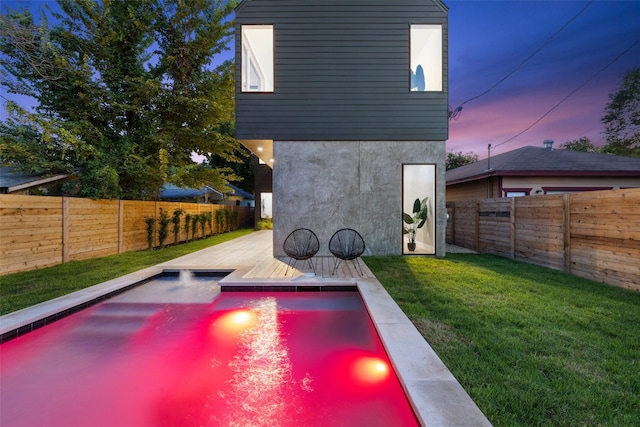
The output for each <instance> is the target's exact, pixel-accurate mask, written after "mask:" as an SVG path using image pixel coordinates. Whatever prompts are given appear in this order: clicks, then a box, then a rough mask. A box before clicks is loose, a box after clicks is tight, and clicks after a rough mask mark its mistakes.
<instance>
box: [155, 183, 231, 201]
mask: <svg viewBox="0 0 640 427" xmlns="http://www.w3.org/2000/svg"><path fill="white" fill-rule="evenodd" d="M205 194H207V195H208V197H209V198H210V199H211V200H223V199H224V197H223V195H222V193H221V192H219V191H218V190H216V189H215V188H212V187H209V186H208V185H207V186H204V187H202V188H200V189H195V188H180V187H177V186H175V185H173V184H165V185H164V186H162V189H161V190H160V198H161V199H186V198H191V197H200V196H204V195H205Z"/></svg>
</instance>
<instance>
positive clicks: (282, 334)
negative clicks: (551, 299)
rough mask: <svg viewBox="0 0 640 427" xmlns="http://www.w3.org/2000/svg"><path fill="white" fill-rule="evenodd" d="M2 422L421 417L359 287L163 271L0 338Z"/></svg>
mask: <svg viewBox="0 0 640 427" xmlns="http://www.w3.org/2000/svg"><path fill="white" fill-rule="evenodd" d="M0 390H1V391H0V425H2V426H5V425H6V426H15V427H19V426H29V427H31V426H44V425H46V426H69V425H74V426H110V427H112V426H135V427H139V426H140V427H141V426H153V427H157V426H175V427H178V426H240V427H247V426H271V427H275V426H296V427H297V426H385V427H387V426H412V425H418V423H417V421H416V418H415V416H414V414H413V411H412V409H411V406H410V404H409V402H408V401H407V398H406V396H405V394H404V392H403V389H402V386H401V385H400V383H399V381H398V379H397V377H396V375H395V373H394V372H393V370H392V368H391V364H390V362H389V359H388V357H387V355H386V353H385V351H384V348H383V346H382V343H381V342H380V339H379V338H378V336H377V333H376V331H375V328H374V326H373V324H372V322H371V320H370V318H369V316H368V314H367V312H366V308H365V307H364V304H363V302H362V299H361V297H360V295H359V294H358V293H357V292H222V293H218V292H217V286H216V284H215V283H212V282H211V281H210V280H209V281H207V280H189V281H184V280H181V279H177V278H159V279H157V280H154V281H152V282H150V283H148V284H145V285H141V286H139V287H137V288H135V289H133V290H131V291H128V292H126V293H124V294H122V295H119V296H117V297H115V298H112V299H110V300H107V301H105V302H103V303H100V304H98V305H95V306H93V307H91V308H88V309H86V310H83V311H80V312H78V313H76V314H73V315H71V316H69V317H66V318H64V319H62V320H59V321H57V322H55V323H53V324H51V325H48V326H45V327H43V328H40V329H38V330H35V331H33V332H31V333H29V334H26V335H24V336H21V337H18V338H15V339H13V340H11V341H8V342H5V343H3V344H2V345H0Z"/></svg>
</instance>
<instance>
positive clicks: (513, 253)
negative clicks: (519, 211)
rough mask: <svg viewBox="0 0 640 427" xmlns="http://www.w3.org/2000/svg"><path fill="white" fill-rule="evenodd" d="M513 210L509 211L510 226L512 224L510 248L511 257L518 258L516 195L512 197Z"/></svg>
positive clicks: (511, 208)
mask: <svg viewBox="0 0 640 427" xmlns="http://www.w3.org/2000/svg"><path fill="white" fill-rule="evenodd" d="M510 210H511V212H509V226H510V238H511V242H510V245H511V248H510V250H509V256H510V257H511V259H516V197H512V198H511V206H510Z"/></svg>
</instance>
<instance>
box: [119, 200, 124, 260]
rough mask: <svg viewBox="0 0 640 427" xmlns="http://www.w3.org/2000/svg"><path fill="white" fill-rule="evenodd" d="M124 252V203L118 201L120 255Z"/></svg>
mask: <svg viewBox="0 0 640 427" xmlns="http://www.w3.org/2000/svg"><path fill="white" fill-rule="evenodd" d="M122 252H124V202H123V201H122V200H118V253H119V254H121V253H122Z"/></svg>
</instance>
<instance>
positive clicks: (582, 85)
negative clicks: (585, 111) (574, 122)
mask: <svg viewBox="0 0 640 427" xmlns="http://www.w3.org/2000/svg"><path fill="white" fill-rule="evenodd" d="M638 43H640V39H638V40H636V41H635V42H633V43H631V46H629V47H628V48H626V49H625V50H623V51H622V52H621V53H619V54H618V55H617V56H616V57H615V58H613V59H612V60H611V61H610V62H609V63H608V64H607V65H605V66H604V67H602V68H601V69H599V70H598V71H596V72H595V73H594V74H592V75H591V77H589V78H588V79H587V80H585V81H584V82H583V83H582V84H581V85H580V86H578V87H576V88H575V89H574V90H572V91H571V92H569V94H568V95H567V96H565V97H564V98H562V99H561V100H560V102H558V103H557V104H556V105H554V106H553V107H551V108H550V109H549V110H548V111H547V112H546V113H544V114H543V115H542V116H540V118H538V119H537V120H536V121H534V122H533V123H531V125H529V127H527V128H526V129H524V130H523V131H521V132H519V133H518V134H516V135H514V136H512V137H511V138H508V139H506V140H504V141H502V142H501V143H499V144H497V145H493V146H491V144H489V146H490V147H491V148H496V147H499V146H501V145H503V144H506V143H507V142H509V141H513V140H514V139H516V138H517V137H519V136H520V135H522V134H523V133H525V132H526V131H528V130H529V129H531V128H532V127H534V126H535V125H537V124H538V123H539V122H540V121H542V119H544V118H545V117H547V116H548V115H549V114H551V112H552V111H553V110H555V109H556V108H558V107H559V106H560V105H562V104H563V103H564V102H565V101H566V100H567V99H569V97H571V96H572V95H573V94H574V93H576V92H577V91H579V90H580V89H582V88H583V87H584V86H586V85H587V83H589V82H590V81H591V80H593V79H594V78H596V76H597V75H598V74H600V73H602V72H603V71H604V70H606V69H607V68H609V67H610V66H612V65H613V64H614V63H615V62H616V61H617V60H618V59H620V58H621V57H622V56H624V55H625V54H626V53H627V52H629V51H630V50H631V49H633V48H634V47H635V46H636V45H637V44H638Z"/></svg>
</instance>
